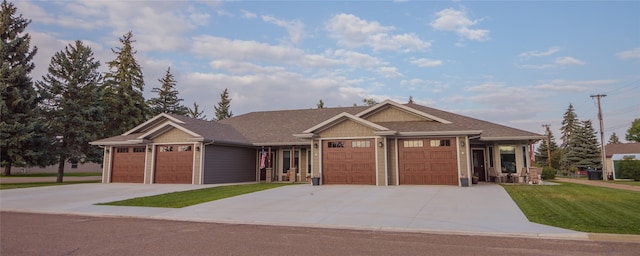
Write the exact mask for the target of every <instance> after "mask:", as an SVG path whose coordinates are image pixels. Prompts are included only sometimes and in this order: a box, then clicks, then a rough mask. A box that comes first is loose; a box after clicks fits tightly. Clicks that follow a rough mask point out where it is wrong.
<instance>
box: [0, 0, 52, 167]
mask: <svg viewBox="0 0 640 256" xmlns="http://www.w3.org/2000/svg"><path fill="white" fill-rule="evenodd" d="M16 13H17V8H16V7H15V6H14V5H13V3H9V2H7V1H6V0H5V1H3V2H2V4H1V10H0V39H1V40H0V55H1V57H2V64H1V66H0V94H1V95H2V97H0V166H2V167H4V169H3V171H2V174H3V175H6V176H10V175H11V167H12V166H25V167H26V166H34V165H40V166H43V165H46V164H47V162H46V157H47V154H46V152H44V151H42V146H43V145H47V144H48V143H50V142H51V141H50V139H49V138H48V137H47V136H46V133H44V130H46V129H45V128H44V127H42V124H41V122H40V120H39V118H40V116H39V110H38V98H37V94H36V90H35V88H34V87H33V82H32V81H31V77H30V76H29V73H31V71H33V69H34V67H35V65H34V64H33V57H34V56H35V55H36V52H37V51H38V49H37V47H35V46H34V47H33V48H31V47H30V43H31V36H30V35H29V34H28V33H25V30H26V28H27V26H28V25H29V24H30V23H31V20H27V19H25V18H23V17H22V14H20V15H16Z"/></svg>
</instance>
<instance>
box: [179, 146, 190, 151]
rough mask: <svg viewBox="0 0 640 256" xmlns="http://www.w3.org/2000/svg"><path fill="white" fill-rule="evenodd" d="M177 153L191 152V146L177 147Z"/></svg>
mask: <svg viewBox="0 0 640 256" xmlns="http://www.w3.org/2000/svg"><path fill="white" fill-rule="evenodd" d="M178 151H179V152H187V151H191V146H179V147H178Z"/></svg>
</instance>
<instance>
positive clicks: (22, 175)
mask: <svg viewBox="0 0 640 256" xmlns="http://www.w3.org/2000/svg"><path fill="white" fill-rule="evenodd" d="M56 176H58V174H57V173H12V174H11V176H2V178H25V177H56ZM64 176H65V177H87V176H102V173H101V172H70V173H65V174H64Z"/></svg>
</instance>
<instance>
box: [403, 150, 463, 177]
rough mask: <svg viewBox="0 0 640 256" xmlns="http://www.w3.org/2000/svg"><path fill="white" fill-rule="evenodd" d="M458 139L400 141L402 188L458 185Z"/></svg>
mask: <svg viewBox="0 0 640 256" xmlns="http://www.w3.org/2000/svg"><path fill="white" fill-rule="evenodd" d="M454 142H455V138H434V139H403V140H399V141H398V149H399V174H400V184H402V185H458V175H457V170H458V165H457V156H456V146H455V143H454Z"/></svg>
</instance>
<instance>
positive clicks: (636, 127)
mask: <svg viewBox="0 0 640 256" xmlns="http://www.w3.org/2000/svg"><path fill="white" fill-rule="evenodd" d="M625 139H627V141H630V142H631V141H633V142H640V118H636V119H634V120H633V122H631V127H629V130H627V134H626V136H625Z"/></svg>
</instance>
